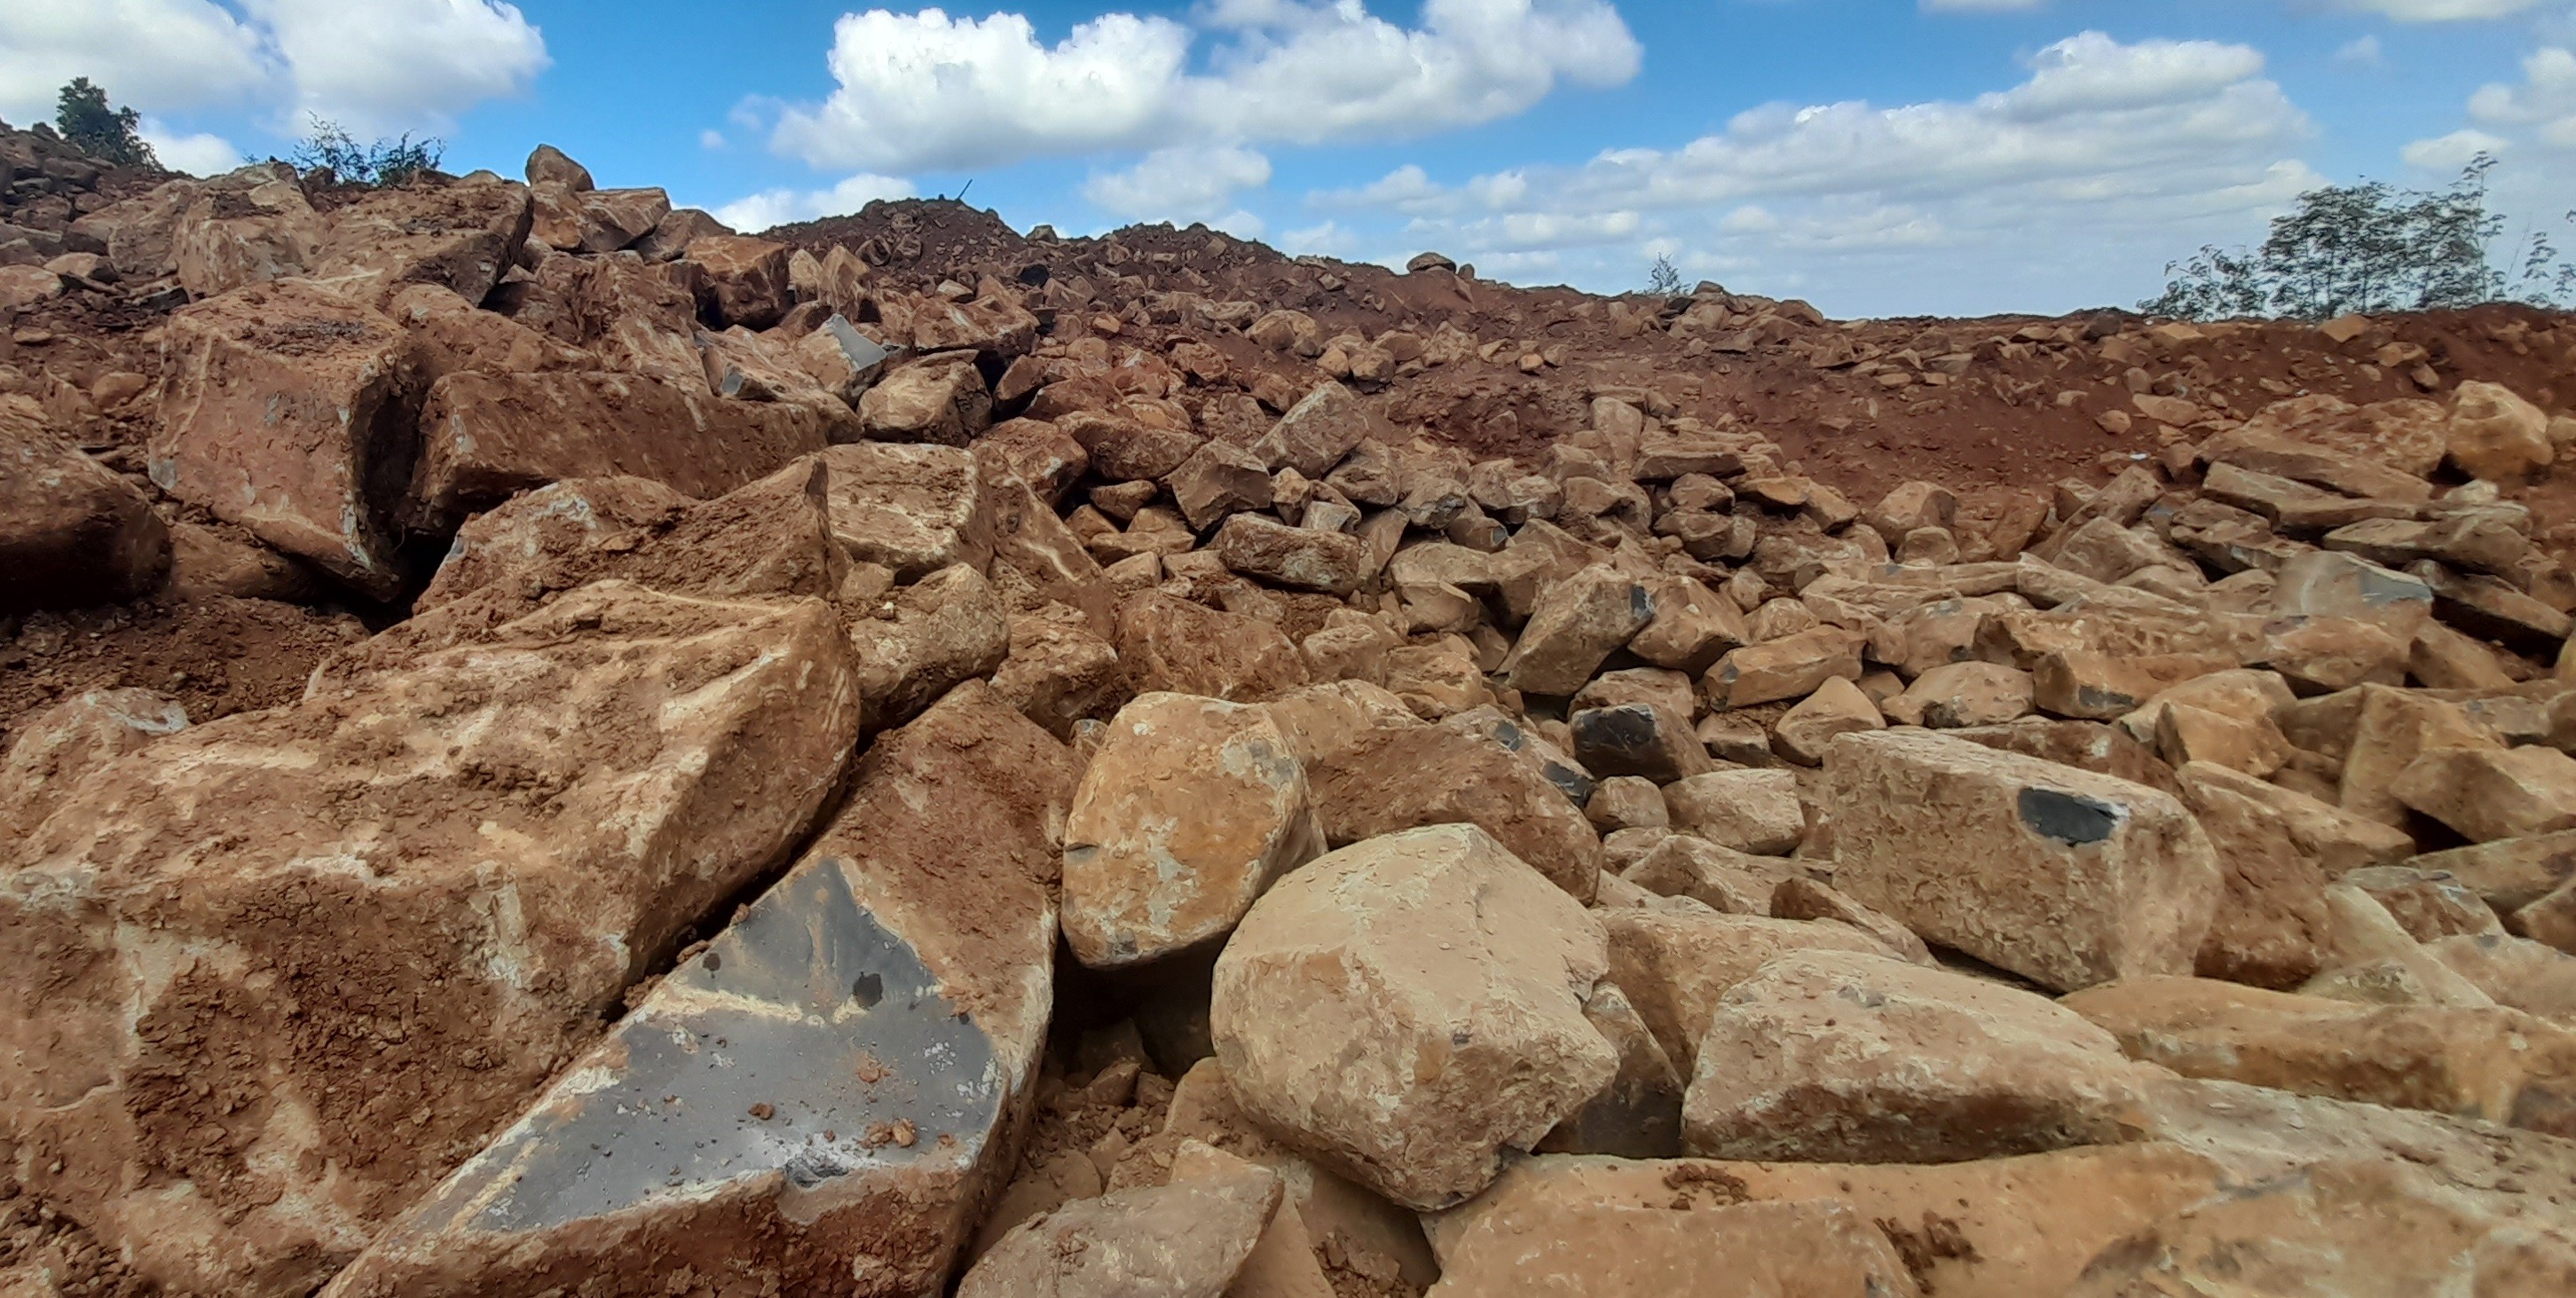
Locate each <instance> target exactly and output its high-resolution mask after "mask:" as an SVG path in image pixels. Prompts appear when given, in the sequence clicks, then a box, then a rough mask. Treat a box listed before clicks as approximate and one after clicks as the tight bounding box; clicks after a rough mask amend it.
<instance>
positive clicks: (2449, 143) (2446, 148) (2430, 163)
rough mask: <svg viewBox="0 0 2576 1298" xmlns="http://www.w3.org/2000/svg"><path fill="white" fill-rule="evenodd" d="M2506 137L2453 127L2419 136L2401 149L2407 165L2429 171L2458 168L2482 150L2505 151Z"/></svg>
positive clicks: (2490, 151) (2488, 151)
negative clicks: (2434, 134)
mask: <svg viewBox="0 0 2576 1298" xmlns="http://www.w3.org/2000/svg"><path fill="white" fill-rule="evenodd" d="M2505 143H2506V142H2505V140H2503V139H2502V138H2501V137H2498V136H2493V135H2489V134H2487V133H2486V132H2484V131H2453V132H2451V133H2450V134H2448V135H2444V136H2440V137H2438V138H2435V139H2430V140H2417V141H2415V142H2414V143H2413V144H2409V145H2407V146H2406V147H2405V148H2404V149H2402V150H2399V156H2401V157H2403V158H2405V159H2406V165H2407V166H2410V167H2421V168H2423V169H2424V170H2426V171H2458V170H2459V169H2460V168H2462V167H2465V166H2467V165H2469V163H2470V161H2471V160H2473V159H2475V158H2476V157H2477V156H2478V155H2479V154H2481V153H2484V154H2489V155H2493V154H2499V153H2502V152H2504V149H2505Z"/></svg>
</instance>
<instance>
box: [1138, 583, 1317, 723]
mask: <svg viewBox="0 0 2576 1298" xmlns="http://www.w3.org/2000/svg"><path fill="white" fill-rule="evenodd" d="M1116 644H1117V646H1118V659H1119V661H1120V662H1121V663H1123V664H1125V666H1126V669H1127V679H1128V682H1129V685H1130V688H1131V689H1132V690H1133V691H1134V692H1135V693H1138V694H1143V693H1146V692H1149V691H1153V690H1169V691H1171V692H1173V693H1176V694H1197V695H1202V696H1205V697H1208V698H1218V699H1230V700H1233V701H1235V702H1238V703H1254V702H1259V701H1260V700H1262V699H1266V698H1269V697H1271V696H1273V695H1276V694H1279V693H1282V692H1284V691H1287V690H1292V689H1295V688H1297V687H1298V686H1300V685H1304V684H1305V683H1306V679H1307V677H1306V661H1305V659H1304V658H1302V657H1300V656H1299V655H1298V653H1297V646H1296V645H1294V644H1291V643H1290V642H1289V640H1288V637H1287V636H1285V635H1282V634H1280V632H1279V629H1278V628H1277V627H1274V626H1272V625H1270V624H1269V623H1267V622H1264V621H1261V620H1260V619H1258V618H1252V617H1246V616H1243V615H1242V614H1239V613H1228V612H1224V611H1223V610H1220V609H1212V608H1209V607H1207V606H1206V605H1204V604H1195V603H1192V602H1190V601H1188V600H1185V599H1180V598H1177V597H1174V596H1171V595H1166V594H1163V593H1162V592H1160V591H1155V592H1151V593H1148V594H1145V595H1141V596H1138V597H1136V598H1134V599H1131V600H1128V601H1127V603H1126V604H1125V605H1124V606H1123V607H1121V608H1120V609H1119V610H1118V635H1117V639H1116Z"/></svg>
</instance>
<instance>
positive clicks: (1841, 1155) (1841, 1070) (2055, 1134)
mask: <svg viewBox="0 0 2576 1298" xmlns="http://www.w3.org/2000/svg"><path fill="white" fill-rule="evenodd" d="M2139 1071H2140V1070H2138V1069H2137V1068H2136V1067H2135V1066H2133V1065H2131V1064H2130V1063H2129V1061H2128V1060H2127V1059H2125V1058H2123V1057H2122V1056H2121V1054H2120V1046H2119V1042H2118V1041H2117V1040H2115V1039H2114V1038H2113V1037H2112V1035H2111V1034H2110V1033H2108V1032H2105V1031H2103V1030H2102V1029H2100V1028H2097V1027H2095V1026H2093V1025H2092V1024H2091V1023H2088V1022H2085V1021H2084V1018H2083V1016H2081V1015H2078V1014H2076V1013H2074V1012H2073V1011H2071V1010H2066V1009H2061V1008H2059V1007H2058V1006H2057V1005H2056V1004H2054V1003H2053V1002H2051V1001H2050V1000H2049V999H2048V998H2047V997H2045V996H2040V995H2035V994H2033V993H2030V992H2026V991H2021V990H2019V989H2016V988H2011V987H2003V986H1998V985H1996V984H1994V983H1992V982H1989V981H1986V980H1983V979H1978V978H1971V977H1969V976H1967V975H1965V974H1956V973H1951V972H1949V971H1947V970H1943V969H1927V968H1924V967H1922V966H1920V965H1913V964H1906V963H1902V962H1900V961H1896V960H1890V959H1886V958H1883V957H1880V956H1871V955H1857V954H1853V953H1850V952H1838V951H1803V952H1796V953H1793V954H1789V955H1785V956H1783V957H1781V958H1780V959H1777V960H1774V961H1772V962H1771V963H1769V964H1767V965H1764V966H1763V967H1762V968H1761V969H1760V970H1759V971H1758V972H1756V973H1755V974H1754V975H1753V976H1752V977H1750V978H1747V979H1746V980H1744V981H1743V982H1741V983H1738V984H1736V985H1735V987H1734V988H1733V989H1732V990H1730V991H1729V992H1727V994H1726V996H1725V998H1724V999H1722V1000H1720V1001H1719V1002H1718V1005H1717V1008H1716V1011H1715V1013H1713V1014H1712V1015H1710V1017H1709V1021H1708V1026H1707V1028H1706V1030H1705V1031H1704V1032H1703V1034H1702V1035H1701V1037H1700V1042H1699V1059H1698V1068H1697V1071H1696V1072H1695V1073H1694V1075H1693V1076H1692V1078H1691V1083H1690V1091H1689V1094H1688V1096H1687V1098H1686V1099H1685V1100H1684V1101H1683V1105H1682V1141H1683V1144H1684V1145H1685V1147H1687V1148H1688V1149H1689V1150H1690V1151H1691V1152H1692V1153H1695V1154H1705V1155H1710V1156H1714V1157H1720V1158H1748V1159H1785V1160H1793V1161H1799V1162H1847V1163H1948V1162H1959V1161H1964V1160H1968V1159H1978V1158H1996V1157H2004V1156H2009V1155H2013V1154H2036V1153H2041V1152H2044V1151H2047V1150H2051V1149H2062V1148H2065V1147H2067V1146H2070V1145H2104V1144H2117V1143H2118V1142H2120V1141H2121V1140H2123V1139H2126V1138H2127V1137H2126V1134H2125V1133H2124V1131H2123V1128H2122V1124H2123V1121H2124V1118H2125V1114H2124V1113H2123V1109H2124V1108H2126V1107H2127V1106H2129V1105H2132V1104H2134V1103H2136V1102H2137V1099H2138V1082H2137V1078H2138V1074H2139Z"/></svg>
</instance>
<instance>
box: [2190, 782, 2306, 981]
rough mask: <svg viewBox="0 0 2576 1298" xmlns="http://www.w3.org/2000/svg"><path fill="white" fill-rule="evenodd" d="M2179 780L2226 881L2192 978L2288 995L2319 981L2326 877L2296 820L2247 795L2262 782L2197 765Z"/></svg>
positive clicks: (2260, 797)
mask: <svg viewBox="0 0 2576 1298" xmlns="http://www.w3.org/2000/svg"><path fill="white" fill-rule="evenodd" d="M2174 775H2175V782H2176V783H2177V784H2178V785H2179V786H2180V791H2181V797H2182V801H2183V805H2184V806H2186V807H2189V808H2190V809H2191V812H2192V815H2193V816H2194V817H2195V818H2196V819H2198V820H2199V821H2200V827H2201V829H2202V831H2203V832H2204V833H2206V834H2207V835H2208V836H2209V842H2210V846H2211V848H2212V849H2213V850H2214V851H2215V853H2216V859H2217V862H2218V870H2219V878H2220V889H2221V892H2220V896H2219V903H2218V907H2217V910H2216V911H2215V912H2214V914H2213V915H2212V918H2211V920H2210V924H2209V931H2208V933H2207V935H2206V936H2205V937H2203V938H2202V939H2201V944H2200V950H2199V952H2198V954H2197V955H2196V956H2195V957H2194V958H2193V962H2192V968H2193V972H2195V973H2197V974H2199V975H2200V976H2202V977H2205V978H2224V979H2228V980H2230V981H2233V982H2241V983H2251V984H2253V985H2255V986H2257V987H2270V988H2274V989H2277V990H2282V991H2287V990H2290V989H2293V988H2296V987H2298V986H2299V985H2300V984H2302V983H2304V982H2306V981H2307V980H2308V979H2310V978H2312V977H2314V976H2315V975H2316V973H2317V971H2318V969H2319V968H2320V967H2321V965H2322V964H2323V956H2322V954H2321V952H2320V950H2319V947H2320V944H2321V942H2322V941H2323V939H2324V935H2325V933H2326V930H2327V926H2328V922H2327V916H2326V900H2325V885H2326V878H2327V876H2326V872H2325V871H2324V870H2323V869H2322V868H2320V865H2319V861H2318V858H2317V856H2316V855H2315V854H2314V853H2312V852H2310V851H2309V850H2307V848H2306V847H2305V846H2304V845H2303V844H2302V843H2301V842H2300V841H2299V835H2298V833H2297V831H2296V830H2294V829H2293V828H2292V825H2291V822H2290V819H2289V817H2287V816H2285V815H2283V814H2282V813H2281V812H2279V811H2277V810H2275V808H2274V807H2273V805H2271V803H2270V802H2269V801H2267V800H2266V799H2265V798H2264V796H2263V795H2262V794H2261V793H2259V792H2255V791H2251V790H2248V789H2247V788H2246V787H2245V786H2247V785H2259V783H2260V782H2259V781H2256V780H2253V779H2251V778H2249V777H2245V776H2243V775H2241V774H2238V773H2237V772H2234V771H2230V770H2227V769H2226V768H2223V767H2212V766H2208V765H2203V764H2198V763H2195V764H2191V765H2186V766H2184V767H2182V768H2180V769H2179V770H2177V771H2176V772H2175V773H2174ZM2262 787H2263V788H2269V787H2270V786H2262ZM2282 793H2284V794H2285V795H2286V794H2287V790H2283V791H2282ZM2289 796H2295V795H2289ZM2320 806H2322V804H2320Z"/></svg>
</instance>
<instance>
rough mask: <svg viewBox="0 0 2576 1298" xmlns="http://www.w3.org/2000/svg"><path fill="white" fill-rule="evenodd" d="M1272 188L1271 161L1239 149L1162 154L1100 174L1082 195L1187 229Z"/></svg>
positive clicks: (1138, 216) (1103, 205) (1177, 150)
mask: <svg viewBox="0 0 2576 1298" xmlns="http://www.w3.org/2000/svg"><path fill="white" fill-rule="evenodd" d="M1269 183H1270V159H1268V158H1265V157H1263V156H1261V155H1260V154H1259V153H1256V152H1254V151H1252V150H1250V149H1245V148H1240V147H1236V146H1233V145H1217V146H1213V147H1198V146H1183V147H1180V148H1172V149H1156V150H1155V151H1153V152H1152V153H1149V154H1146V155H1145V157H1144V158H1143V160H1141V161H1139V162H1138V163H1137V164H1136V165H1135V166H1133V167H1130V168H1128V169H1126V170H1124V171H1111V172H1095V173H1093V174H1092V176H1091V178H1090V179H1089V180H1088V181H1085V182H1084V183H1083V186H1082V196H1083V197H1085V198H1088V199H1090V200H1091V201H1092V202H1093V203H1094V204H1096V205H1098V206H1099V207H1100V208H1102V209H1103V210H1105V211H1108V212H1111V213H1114V214H1116V215H1118V216H1123V217H1126V218H1128V219H1130V220H1136V221H1173V222H1176V223H1179V224H1183V225H1186V224H1188V223H1189V222H1191V221H1204V220H1208V219H1210V218H1212V217H1215V216H1218V215H1220V214H1222V213H1224V212H1225V211H1226V210H1227V209H1228V208H1229V207H1230V206H1232V204H1233V202H1234V196H1235V195H1236V194H1237V193H1239V192H1241V191H1243V190H1246V189H1258V188H1260V187H1261V186H1263V185H1267V184H1269Z"/></svg>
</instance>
